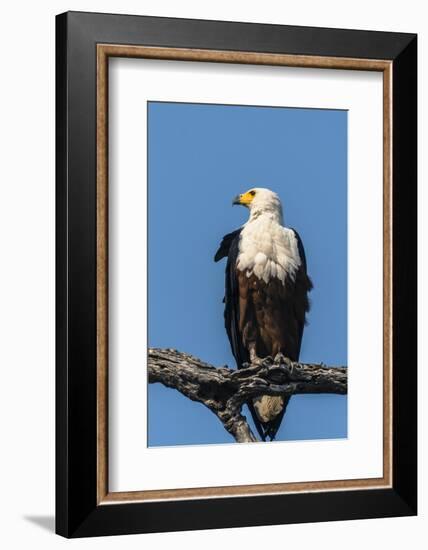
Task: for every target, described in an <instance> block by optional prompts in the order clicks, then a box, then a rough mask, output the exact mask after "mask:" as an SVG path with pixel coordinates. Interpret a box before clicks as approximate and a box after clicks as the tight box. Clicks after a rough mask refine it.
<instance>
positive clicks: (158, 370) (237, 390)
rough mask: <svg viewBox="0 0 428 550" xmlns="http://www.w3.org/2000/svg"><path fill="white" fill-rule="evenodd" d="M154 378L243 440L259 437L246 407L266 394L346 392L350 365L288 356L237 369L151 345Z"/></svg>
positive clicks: (150, 370)
mask: <svg viewBox="0 0 428 550" xmlns="http://www.w3.org/2000/svg"><path fill="white" fill-rule="evenodd" d="M148 376H149V383H155V382H160V383H161V384H163V385H164V386H167V387H168V388H174V389H176V390H178V391H179V392H181V393H182V394H183V395H185V396H186V397H188V398H189V399H191V400H192V401H198V402H199V403H202V404H203V405H205V406H206V407H208V408H209V409H210V411H212V412H213V413H214V414H215V415H216V416H217V417H218V419H219V420H220V422H221V423H222V424H223V426H224V428H225V429H226V430H227V431H228V432H229V433H230V434H231V435H232V436H233V437H234V438H235V440H236V441H237V442H238V443H243V442H253V441H258V440H257V438H256V437H255V436H254V434H253V433H252V431H251V428H250V426H249V425H248V423H247V420H246V418H245V416H243V415H242V406H243V405H244V403H245V402H247V401H249V400H250V399H254V398H255V397H258V396H261V395H297V394H303V393H306V394H307V393H336V394H342V395H343V394H346V393H347V387H348V372H347V368H346V367H327V366H325V365H323V364H319V365H317V364H307V363H296V362H292V361H290V360H289V359H287V358H286V357H284V356H282V355H277V357H275V359H271V358H267V359H265V360H264V361H263V362H262V363H261V364H255V365H254V364H253V365H249V366H248V367H247V368H244V369H240V370H232V369H229V368H227V367H221V368H216V367H214V366H213V365H209V364H207V363H204V362H203V361H201V360H200V359H198V358H196V357H193V356H192V355H190V354H188V353H183V352H180V351H177V350H174V349H157V348H150V349H149V353H148Z"/></svg>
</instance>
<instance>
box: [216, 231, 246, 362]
mask: <svg viewBox="0 0 428 550" xmlns="http://www.w3.org/2000/svg"><path fill="white" fill-rule="evenodd" d="M240 234H241V229H237V230H236V231H233V232H232V233H229V234H227V235H225V236H224V237H223V240H222V241H221V243H220V247H219V249H218V250H217V252H216V255H215V256H214V261H215V262H218V261H219V260H221V259H222V258H225V257H227V264H226V273H225V295H224V325H225V328H226V332H227V336H228V337H229V342H230V346H231V348H232V353H233V356H234V357H235V361H236V364H237V366H238V368H239V369H240V368H242V364H243V363H246V362H248V361H249V356H248V352H247V350H246V349H245V348H244V345H243V342H242V338H241V334H240V331H239V289H238V278H237V276H236V261H237V259H238V254H239V239H240Z"/></svg>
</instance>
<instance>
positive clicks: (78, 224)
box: [56, 12, 417, 537]
mask: <svg viewBox="0 0 428 550" xmlns="http://www.w3.org/2000/svg"><path fill="white" fill-rule="evenodd" d="M97 43H110V44H126V45H147V46H169V47H178V48H198V49H215V50H233V51H253V52H264V53H284V54H296V55H314V56H334V57H348V58H358V59H378V60H390V61H393V121H392V127H393V197H392V199H393V280H394V287H393V410H394V415H393V487H392V488H390V489H364V490H349V491H348V490H345V491H328V492H313V493H296V494H281V495H271V496H247V497H226V498H208V499H197V500H182V501H176V500H169V501H163V502H144V503H141V502H140V503H138V502H130V503H120V504H113V503H111V504H108V505H98V506H97V432H96V427H97V422H96V407H97V395H96V380H97V379H96V45H97ZM56 51H57V58H56V92H57V103H56V131H57V139H56V156H57V164H56V180H57V184H56V185H57V187H56V193H57V194H56V208H57V218H56V220H57V221H56V238H57V262H56V283H57V287H56V288H57V290H56V298H57V309H56V334H57V340H56V342H57V351H56V364H57V367H56V396H57V400H56V464H57V469H56V531H57V533H59V534H61V535H63V536H66V537H82V536H95V535H109V534H125V533H143V532H160V531H177V530H187V529H205V528H220V527H238V526H251V525H271V524H280V523H301V522H314V521H327V520H330V521H331V520H344V519H357V518H372V517H391V516H406V515H414V514H416V509H417V472H416V469H417V446H416V445H417V444H416V433H417V424H416V421H417V418H416V416H417V403H416V395H417V393H416V360H417V350H416V344H417V342H416V322H417V319H416V307H417V304H416V300H417V295H416V276H417V275H416V214H417V208H416V200H417V190H416V178H417V168H416V165H417V157H416V155H417V147H416V145H417V144H416V139H417V132H416V125H417V122H416V115H417V107H416V97H417V80H416V68H417V65H416V56H417V37H416V35H414V34H402V33H384V32H371V31H353V30H341V29H322V28H308V27H288V26H279V25H259V24H248V23H231V22H218V21H200V20H189V19H187V20H185V19H170V18H157V17H139V16H123V15H110V14H94V13H79V12H68V13H65V14H61V15H58V16H57V19H56Z"/></svg>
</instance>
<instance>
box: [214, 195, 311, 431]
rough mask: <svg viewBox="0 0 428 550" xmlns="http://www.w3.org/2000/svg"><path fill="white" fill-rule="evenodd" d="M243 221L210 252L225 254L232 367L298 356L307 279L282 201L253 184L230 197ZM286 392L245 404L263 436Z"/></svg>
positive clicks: (276, 421) (275, 424)
mask: <svg viewBox="0 0 428 550" xmlns="http://www.w3.org/2000/svg"><path fill="white" fill-rule="evenodd" d="M233 204H240V205H243V206H245V207H247V208H248V209H249V211H250V216H249V219H248V221H247V222H246V223H245V224H244V225H243V226H242V227H240V228H239V229H237V230H236V231H233V232H232V233H229V234H228V235H225V236H224V237H223V240H222V241H221V244H220V247H219V249H218V250H217V253H216V255H215V257H214V261H216V262H218V261H219V260H221V259H222V258H225V257H227V264H226V280H225V297H224V303H225V310H224V319H225V327H226V331H227V335H228V337H229V341H230V345H231V348H232V353H233V355H234V357H235V360H236V363H237V367H238V368H243V366H244V364H245V363H260V362H261V361H262V360H263V359H264V358H266V357H268V356H270V357H272V358H274V357H276V355H277V354H282V355H284V356H285V357H288V358H289V359H290V360H292V361H298V359H299V354H300V346H301V342H302V335H303V328H304V326H305V320H306V313H307V312H308V311H309V300H308V292H309V291H310V290H311V289H312V282H311V280H310V278H309V277H308V275H307V273H306V258H305V252H304V249H303V244H302V241H301V239H300V237H299V235H298V234H297V232H296V231H295V230H294V229H290V228H288V227H284V226H283V217H282V206H281V201H280V199H279V197H278V195H277V194H276V193H274V192H273V191H271V190H269V189H262V188H253V189H251V190H250V191H247V192H246V193H243V194H242V195H238V196H237V197H235V199H234V200H233ZM289 399H290V398H289V397H286V396H268V395H263V396H261V397H258V398H256V399H253V400H252V401H251V402H250V403H248V407H249V409H250V412H251V415H252V417H253V419H254V424H255V426H256V428H257V431H258V432H259V434H260V437H261V438H262V440H263V441H266V438H269V439H270V440H273V439H274V438H275V435H276V432H277V431H278V429H279V426H280V424H281V421H282V418H283V416H284V413H285V409H286V407H287V404H288V401H289Z"/></svg>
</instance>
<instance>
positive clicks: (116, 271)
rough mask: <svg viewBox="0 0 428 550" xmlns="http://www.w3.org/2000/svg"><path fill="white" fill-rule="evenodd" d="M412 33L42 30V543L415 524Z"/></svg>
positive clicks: (226, 25)
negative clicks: (48, 33)
mask: <svg viewBox="0 0 428 550" xmlns="http://www.w3.org/2000/svg"><path fill="white" fill-rule="evenodd" d="M416 44H417V41H416V36H415V35H413V34H404V33H385V32H373V31H354V30H340V29H321V28H308V27H288V26H278V25H259V24H244V23H231V22H216V21H199V20H184V19H169V18H156V17H141V16H122V15H120V16H119V15H109V14H94V13H78V12H68V13H65V14H61V15H59V16H57V44H56V48H57V63H56V69H57V77H56V78H57V106H56V109H57V110H56V114H57V151H56V153H57V279H56V280H57V372H56V375H57V383H56V395H57V402H56V403H57V410H56V417H57V423H56V426H57V427H56V436H57V456H56V460H57V495H56V503H57V505H56V506H57V510H56V516H57V532H58V533H59V534H61V535H63V536H66V537H83V536H95V535H109V534H125V533H144V532H157V531H174V530H186V529H205V528H219V527H238V526H250V525H269V524H279V523H296V522H313V521H328V520H339V519H358V518H372V517H392V516H404V515H413V514H416V509H417V496H416V495H417V491H416V483H417V482H416V479H417V477H416Z"/></svg>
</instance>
